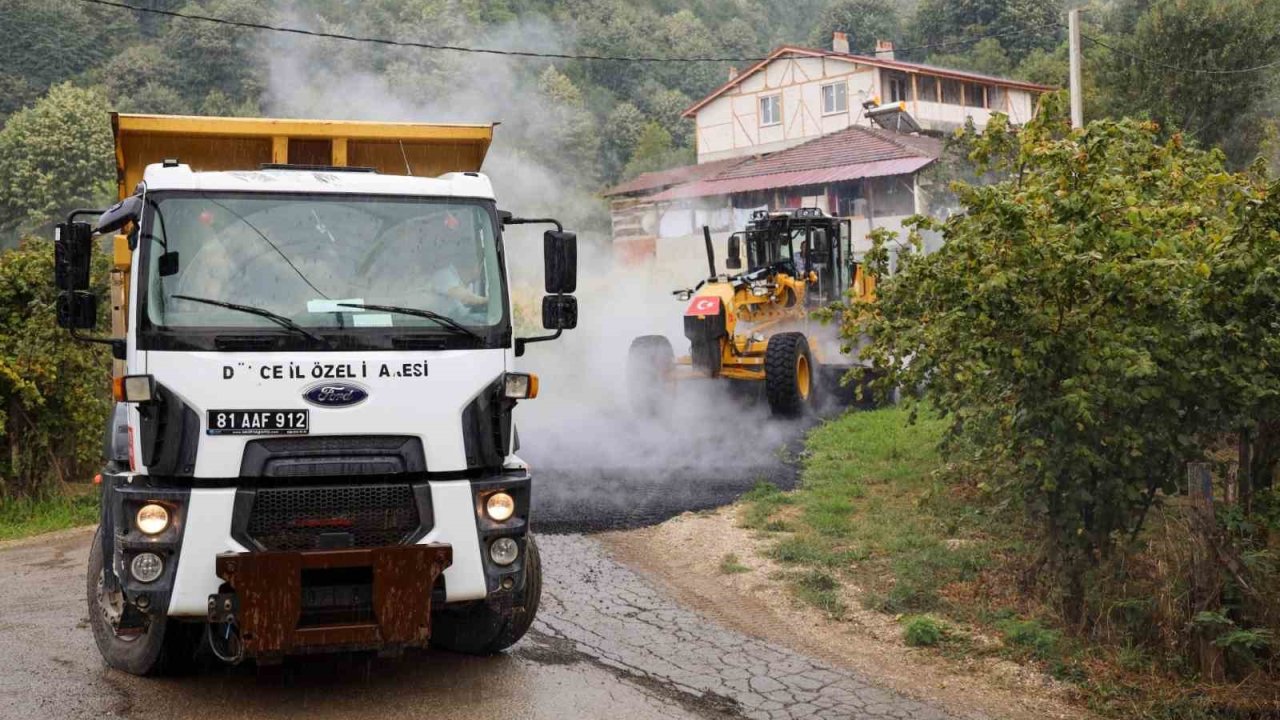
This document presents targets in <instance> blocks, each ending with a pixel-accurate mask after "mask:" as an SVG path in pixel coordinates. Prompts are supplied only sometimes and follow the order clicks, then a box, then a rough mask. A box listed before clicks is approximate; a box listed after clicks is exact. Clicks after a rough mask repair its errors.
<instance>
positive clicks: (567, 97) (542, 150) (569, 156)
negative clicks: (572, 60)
mask: <svg viewBox="0 0 1280 720" xmlns="http://www.w3.org/2000/svg"><path fill="white" fill-rule="evenodd" d="M538 90H539V96H540V97H539V99H538V101H539V102H540V103H541V108H540V112H538V113H536V115H537V117H538V124H537V127H536V132H537V133H538V135H539V137H538V138H537V139H536V141H534V140H533V139H531V142H530V143H528V146H529V148H530V151H531V152H532V153H535V154H536V155H537V157H536V159H537V160H538V161H539V162H541V163H543V164H544V165H546V166H547V167H549V168H551V169H552V170H554V171H556V172H557V173H558V174H560V175H561V176H563V177H564V178H565V181H566V183H568V184H570V185H575V186H578V187H593V186H594V185H595V183H596V181H597V180H596V178H597V173H598V168H597V166H596V160H597V158H598V157H599V150H600V136H599V133H598V132H597V126H596V120H595V117H594V116H593V115H592V114H591V113H590V112H588V111H587V109H586V103H585V101H584V100H583V96H582V91H581V90H580V89H579V88H578V86H577V85H575V84H574V82H573V81H572V80H570V79H569V77H568V76H567V75H565V74H564V73H562V72H560V71H559V70H557V69H556V68H555V66H552V65H549V66H547V69H546V70H544V71H543V72H542V74H541V75H540V76H538ZM529 129H530V130H534V128H529Z"/></svg>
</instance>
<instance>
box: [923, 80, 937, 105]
mask: <svg viewBox="0 0 1280 720" xmlns="http://www.w3.org/2000/svg"><path fill="white" fill-rule="evenodd" d="M919 82H920V100H921V101H923V102H938V78H935V77H931V76H929V75H921V76H920V80H919Z"/></svg>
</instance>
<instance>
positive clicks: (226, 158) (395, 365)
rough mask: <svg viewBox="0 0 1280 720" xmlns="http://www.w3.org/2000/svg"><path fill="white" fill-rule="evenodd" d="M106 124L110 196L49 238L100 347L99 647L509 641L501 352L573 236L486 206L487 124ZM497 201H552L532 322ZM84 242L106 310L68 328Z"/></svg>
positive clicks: (513, 571)
mask: <svg viewBox="0 0 1280 720" xmlns="http://www.w3.org/2000/svg"><path fill="white" fill-rule="evenodd" d="M113 125H114V127H115V128H116V151H117V152H116V155H117V163H118V170H119V176H120V181H121V202H120V203H118V204H117V205H116V206H114V207H112V208H110V209H108V210H107V211H105V212H103V213H101V214H100V215H97V214H96V213H89V212H87V211H77V212H76V213H72V216H71V217H69V218H68V222H66V223H64V224H62V225H60V226H59V227H58V230H57V233H58V235H57V238H56V244H55V248H56V252H57V266H58V277H57V278H56V282H57V283H58V285H59V288H60V289H61V291H62V293H61V297H60V301H59V312H58V321H59V323H60V324H62V325H63V326H65V327H67V328H69V329H71V330H72V332H73V333H75V334H76V336H77V337H79V338H81V339H84V340H86V341H90V342H103V343H106V344H108V345H110V346H111V349H112V353H113V355H114V358H115V368H114V376H115V379H114V382H113V391H114V393H115V396H116V400H117V405H116V411H115V412H114V414H113V416H112V419H111V422H110V423H109V427H108V429H107V449H108V465H107V468H106V470H105V471H104V473H103V475H102V518H101V525H100V528H99V531H98V536H97V538H96V540H95V543H94V550H93V555H92V557H91V560H90V568H89V576H88V583H87V589H88V603H89V610H90V613H89V614H90V618H91V621H92V622H91V624H92V627H93V632H94V635H95V639H96V641H97V645H98V648H99V650H101V651H102V654H103V656H104V658H105V659H106V661H107V663H108V664H109V665H112V666H114V667H117V668H119V669H122V670H125V671H127V672H133V673H136V674H150V673H155V672H162V671H164V670H167V669H170V668H172V667H174V666H176V665H179V664H181V663H182V662H183V661H184V660H186V659H189V658H190V657H192V656H193V655H194V653H195V651H196V650H197V649H198V648H199V647H200V646H206V647H208V649H209V650H211V651H212V653H213V654H214V655H215V656H216V657H218V658H220V659H222V660H225V661H227V662H233V663H234V662H239V661H241V660H243V659H246V658H255V659H257V660H258V661H259V662H274V661H278V660H280V659H281V658H283V657H285V656H287V655H290V654H296V653H311V652H318V651H331V650H356V649H370V650H377V651H380V652H383V653H391V654H394V653H397V652H399V651H400V650H401V649H403V648H404V647H409V646H425V645H427V644H432V645H436V646H441V647H445V648H449V649H453V650H458V651H463V652H472V653H490V652H496V651H499V650H502V649H504V648H506V647H508V646H510V645H511V644H513V643H514V642H516V641H517V640H518V639H519V637H520V636H521V635H522V634H523V633H524V632H525V630H527V628H528V627H529V624H530V623H531V622H532V619H533V616H534V614H535V613H536V611H537V604H538V594H539V592H540V588H541V570H540V564H539V559H538V555H537V548H536V544H535V542H534V540H533V537H532V535H531V534H530V532H529V529H530V526H529V522H530V517H529V499H530V493H531V491H532V478H531V476H530V473H529V471H528V468H527V466H526V465H525V464H524V463H523V462H522V461H521V460H520V458H519V457H518V455H517V454H516V451H517V450H518V440H517V433H516V430H515V413H514V410H515V408H516V406H517V404H518V403H520V402H522V401H526V400H531V399H533V398H534V397H536V395H537V392H538V383H537V378H536V377H535V376H532V375H530V374H527V373H521V372H519V371H518V370H517V369H516V358H517V356H519V355H520V354H521V352H522V350H523V346H524V344H526V343H528V342H539V341H543V340H551V339H554V338H555V337H558V336H559V334H560V332H562V331H563V330H565V329H570V328H572V327H573V326H574V325H575V324H576V312H577V305H576V301H574V299H573V296H572V295H571V294H570V293H572V292H573V290H574V286H575V284H576V238H575V237H574V236H573V234H572V233H568V232H564V231H563V228H561V227H560V225H559V223H557V222H556V221H554V220H549V219H547V220H526V219H521V218H516V217H513V216H512V215H511V214H510V213H507V212H503V211H501V210H499V207H498V204H497V201H496V199H495V197H494V193H493V188H492V186H491V184H490V182H489V180H488V179H487V178H486V177H485V176H484V175H482V174H480V173H479V166H480V163H481V162H482V161H483V157H484V152H485V150H486V149H487V147H488V143H489V140H490V138H491V136H492V128H491V127H489V126H452V125H417V124H399V123H395V124H390V123H355V122H347V123H334V122H327V121H296V120H261V119H236V118H167V117H162V116H129V115H116V116H113ZM299 160H302V161H304V162H298V161H299ZM361 160H363V161H365V162H368V163H369V164H368V165H367V166H362V165H359V164H357V162H359V161H361ZM352 161H357V162H352ZM419 168H420V169H419ZM415 170H416V172H415ZM422 172H436V173H437V174H435V175H434V176H420V175H419V174H418V173H422ZM94 215H97V218H96V220H91V221H85V220H82V219H81V218H83V217H93V216H94ZM520 223H547V224H549V225H552V226H554V229H550V230H548V231H547V232H546V234H545V235H544V243H545V244H546V250H545V256H546V258H547V266H546V289H547V291H548V293H549V295H548V296H547V297H545V298H544V302H543V316H544V317H543V320H544V325H546V326H547V327H548V329H550V330H554V331H555V332H554V333H553V334H549V335H543V336H538V337H531V338H517V337H515V335H514V330H513V325H512V315H513V311H512V301H511V297H510V292H509V282H508V267H507V262H508V256H507V253H506V251H505V248H504V236H503V230H504V228H505V227H508V226H510V225H513V224H520ZM102 244H106V245H108V246H109V247H110V250H111V255H112V282H111V288H112V297H111V298H110V300H111V304H112V313H111V314H112V333H111V335H110V336H109V337H89V336H85V335H83V334H82V333H83V332H85V331H88V330H89V329H90V328H91V327H92V326H93V325H94V320H95V319H96V315H97V310H96V304H97V302H98V298H96V297H95V296H93V294H92V293H90V292H89V291H88V282H87V268H88V261H87V258H88V256H89V255H90V254H91V252H92V249H93V247H94V246H95V245H102Z"/></svg>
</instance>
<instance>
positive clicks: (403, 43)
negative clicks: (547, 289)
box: [80, 0, 1056, 63]
mask: <svg viewBox="0 0 1280 720" xmlns="http://www.w3.org/2000/svg"><path fill="white" fill-rule="evenodd" d="M80 2H83V3H88V4H91V5H102V6H105V7H112V8H118V9H121V10H132V11H134V12H139V13H149V14H152V15H163V16H166V17H172V18H179V19H182V20H195V21H199V22H207V23H213V24H215V25H228V26H232V27H238V28H244V29H246V30H262V31H269V32H278V33H287V34H290V35H305V36H308V37H315V38H325V39H329V40H342V41H345V42H356V43H368V44H373V45H386V46H391V47H408V48H419V49H422V50H444V51H449V52H460V53H475V54H483V55H506V56H514V57H527V58H549V59H553V60H608V61H618V62H637V63H706V62H713V63H755V62H760V61H761V60H764V59H765V58H764V57H653V56H645V55H594V54H586V53H553V52H534V51H531V50H499V49H496V48H480V47H465V46H462V45H448V44H444V43H427V42H416V41H413V40H392V39H390V38H378V37H363V36H359V35H347V34H344V33H334V32H323V31H318V30H306V29H303V28H296V27H288V26H284V25H268V24H266V23H252V22H245V21H243V20H230V19H227V18H218V17H211V16H209V15H197V14H195V13H185V12H178V11H175V10H162V9H159V8H149V7H141V6H138V5H130V4H128V3H123V2H115V1H114V0H80ZM1055 26H1056V24H1049V25H1044V26H1039V27H1032V28H1026V29H1013V28H1009V29H1006V30H1001V31H997V32H993V33H989V34H985V35H975V36H973V37H967V38H956V39H953V40H943V41H940V42H936V43H929V44H926V45H913V46H911V47H900V48H894V49H893V50H888V49H885V50H875V51H874V52H872V53H868V54H869V55H872V56H875V55H880V54H887V53H890V52H910V51H913V50H932V49H936V48H944V47H952V46H955V45H966V44H969V43H975V42H978V41H980V40H986V39H988V38H1002V37H1011V36H1017V35H1028V34H1031V33H1032V32H1037V31H1039V30H1043V29H1045V28H1049V27H1055ZM852 54H859V53H852Z"/></svg>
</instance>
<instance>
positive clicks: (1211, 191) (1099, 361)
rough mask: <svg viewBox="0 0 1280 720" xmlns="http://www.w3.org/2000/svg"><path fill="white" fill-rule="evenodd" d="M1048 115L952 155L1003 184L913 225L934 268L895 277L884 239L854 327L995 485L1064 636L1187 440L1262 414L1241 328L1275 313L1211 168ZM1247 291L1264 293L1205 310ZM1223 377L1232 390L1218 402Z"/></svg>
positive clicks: (1254, 353)
mask: <svg viewBox="0 0 1280 720" xmlns="http://www.w3.org/2000/svg"><path fill="white" fill-rule="evenodd" d="M1063 103H1064V98H1063V97H1062V96H1061V95H1055V96H1050V97H1049V98H1048V100H1047V102H1046V104H1045V106H1044V107H1043V109H1042V113H1041V114H1040V116H1039V117H1038V118H1037V119H1036V120H1034V121H1033V122H1031V123H1029V124H1028V125H1027V126H1026V127H1025V128H1024V129H1023V130H1022V131H1020V132H1014V131H1013V130H1011V129H1010V127H1009V126H1008V125H1007V122H1005V121H1004V119H1003V118H1002V117H1000V116H997V118H996V119H995V120H993V122H992V124H991V125H990V126H989V127H988V128H987V130H986V132H985V133H984V135H982V136H980V137H970V138H968V142H970V143H972V144H971V152H970V157H971V158H972V159H973V160H974V161H975V162H976V163H977V164H978V166H979V169H983V170H989V169H998V170H1002V171H1004V172H1006V173H1008V176H1007V177H1008V179H1006V180H1004V181H1001V182H997V183H994V184H990V185H986V186H971V185H961V186H959V187H956V188H955V190H956V192H957V195H958V197H959V198H960V201H961V204H962V206H963V210H964V212H962V213H959V214H957V215H955V216H954V217H952V218H951V219H949V220H947V221H946V222H945V223H937V222H933V221H927V220H921V221H920V223H919V227H920V228H921V229H934V230H936V231H938V232H940V233H941V234H942V237H943V240H944V243H943V244H942V246H941V249H940V250H938V251H937V252H934V253H932V254H928V255H923V254H921V253H919V252H916V251H915V250H917V249H918V248H919V247H921V246H922V242H923V238H922V236H921V235H920V233H919V232H915V233H913V237H912V238H911V243H910V244H909V245H908V246H907V247H906V248H903V249H902V252H900V254H899V257H898V268H899V271H898V273H897V274H895V275H892V276H888V272H887V271H888V267H889V256H890V249H891V245H890V244H887V242H886V239H885V238H883V237H882V238H881V240H880V241H879V242H878V244H877V247H876V250H875V251H874V252H873V254H872V257H871V262H872V264H873V265H874V266H875V267H876V268H877V271H878V272H879V273H880V274H881V276H882V277H883V278H884V280H883V282H882V283H881V285H880V287H879V288H878V295H879V297H878V300H877V302H875V303H874V304H873V305H871V306H868V307H864V309H865V310H869V311H871V312H872V315H871V316H870V317H869V319H865V322H864V323H863V324H862V325H860V327H861V329H863V330H865V331H866V332H867V334H868V336H869V337H870V339H871V349H870V351H869V353H868V357H869V358H870V359H872V360H873V361H874V362H875V363H876V364H878V365H880V366H881V367H883V368H885V369H886V371H887V373H888V376H887V380H886V382H887V383H888V384H889V385H891V386H897V387H901V388H918V389H920V390H921V391H923V392H924V393H925V394H926V395H927V397H928V398H929V401H930V402H931V403H932V404H933V405H934V406H935V407H936V408H938V409H939V410H940V411H942V412H943V413H945V415H946V416H947V417H948V418H949V419H950V431H951V439H952V441H953V442H952V444H951V445H950V447H951V448H953V449H954V448H957V447H960V446H961V445H966V446H968V447H976V448H979V449H980V450H979V453H980V459H982V460H985V461H986V462H987V463H988V468H990V469H992V470H993V472H999V473H1000V474H998V475H997V477H1003V478H1006V481H1005V483H1006V484H1005V485H1004V487H1005V488H1006V489H1007V490H1008V491H1010V492H1012V493H1014V494H1015V495H1016V496H1018V497H1020V499H1021V501H1022V503H1023V505H1024V507H1025V508H1026V510H1027V512H1028V513H1029V514H1030V516H1031V517H1032V518H1033V519H1035V520H1036V521H1037V522H1038V523H1039V524H1040V526H1041V527H1042V528H1043V529H1044V536H1043V537H1044V539H1045V546H1044V547H1045V552H1046V556H1047V557H1048V558H1049V560H1050V561H1051V563H1052V567H1054V568H1055V569H1056V570H1057V571H1058V573H1059V577H1060V578H1061V579H1062V581H1063V582H1062V585H1061V588H1062V595H1063V600H1064V607H1065V608H1066V609H1067V611H1068V616H1069V617H1072V618H1073V619H1079V618H1081V616H1082V612H1083V610H1084V601H1085V600H1084V591H1083V587H1084V577H1085V575H1086V573H1087V572H1088V571H1089V569H1090V568H1092V567H1093V566H1094V565H1095V564H1096V563H1097V562H1098V560H1099V558H1101V557H1103V556H1105V555H1106V554H1107V553H1108V552H1109V551H1110V550H1111V549H1112V548H1113V547H1114V546H1115V544H1116V543H1117V542H1118V541H1119V540H1121V539H1122V538H1123V537H1125V536H1126V535H1127V534H1129V533H1134V532H1136V531H1137V528H1138V526H1139V525H1140V523H1141V522H1142V518H1143V517H1144V516H1145V510H1146V508H1147V507H1148V506H1149V505H1150V504H1151V503H1152V502H1153V501H1155V499H1156V498H1157V497H1158V496H1159V494H1160V492H1161V491H1168V490H1172V488H1173V483H1174V482H1175V479H1176V477H1177V476H1178V470H1179V468H1180V467H1181V463H1182V462H1183V461H1185V460H1187V459H1189V458H1195V457H1198V456H1199V454H1200V452H1201V448H1200V447H1199V445H1198V444H1197V442H1196V438H1197V434H1198V433H1202V432H1213V431H1215V430H1225V429H1230V427H1229V426H1230V425H1234V424H1237V423H1239V422H1240V419H1239V418H1238V417H1235V418H1228V417H1225V416H1224V414H1223V412H1222V411H1221V409H1220V408H1222V407H1232V408H1234V409H1235V411H1237V412H1245V413H1246V414H1251V411H1252V410H1254V409H1257V408H1260V407H1261V406H1260V405H1259V404H1258V403H1257V402H1255V401H1251V402H1252V404H1249V403H1246V402H1245V400H1243V399H1242V398H1244V397H1245V396H1246V395H1249V394H1250V393H1257V395H1258V396H1265V397H1269V398H1274V389H1275V382H1276V378H1275V375H1276V372H1277V370H1276V369H1275V368H1274V367H1272V366H1271V364H1270V363H1269V362H1268V360H1267V358H1269V357H1273V356H1272V355H1270V353H1272V352H1274V351H1275V348H1274V347H1273V345H1274V342H1275V341H1274V339H1273V338H1271V337H1270V335H1272V334H1274V332H1273V330H1271V329H1270V325H1269V324H1268V325H1267V327H1266V328H1263V329H1259V330H1256V331H1251V332H1250V331H1246V330H1245V329H1244V327H1243V324H1247V323H1250V322H1256V320H1257V318H1258V317H1259V316H1258V315H1255V314H1254V313H1256V312H1258V311H1259V310H1262V309H1265V308H1270V307H1272V306H1273V305H1272V304H1273V303H1274V302H1275V290H1274V287H1275V285H1276V283H1275V280H1274V278H1273V277H1272V276H1273V271H1272V270H1269V269H1268V270H1265V271H1264V269H1263V268H1262V266H1263V265H1267V264H1268V263H1269V261H1268V260H1266V259H1265V258H1266V255H1265V253H1266V252H1274V251H1275V247H1273V246H1272V244H1273V243H1274V242H1275V240H1274V237H1273V236H1274V229H1268V230H1266V231H1265V233H1264V235H1266V237H1267V238H1268V239H1267V240H1266V242H1265V243H1262V244H1261V245H1259V243H1258V242H1252V241H1251V242H1246V241H1244V240H1243V239H1242V237H1241V236H1240V235H1239V234H1238V233H1239V232H1240V228H1241V227H1243V226H1245V225H1246V224H1247V222H1248V220H1247V219H1246V218H1248V217H1249V216H1250V213H1251V212H1254V211H1253V210H1252V208H1254V207H1255V206H1256V205H1257V204H1258V203H1260V202H1263V201H1267V198H1268V196H1267V193H1266V189H1265V187H1263V186H1262V185H1261V184H1260V181H1259V180H1257V179H1256V178H1255V177H1252V176H1243V175H1233V174H1231V173H1228V172H1225V171H1224V169H1223V158H1222V156H1221V154H1220V153H1216V152H1204V151H1200V150H1197V149H1194V148H1192V147H1189V146H1188V145H1187V144H1186V143H1184V142H1183V141H1182V139H1181V138H1180V137H1177V136H1175V137H1173V138H1171V139H1168V140H1162V139H1161V135H1160V134H1159V130H1158V128H1157V127H1156V126H1155V124H1153V123H1149V122H1148V123H1142V122H1138V121H1133V120H1125V121H1119V122H1112V121H1098V122H1094V123H1091V124H1090V125H1089V126H1088V128H1087V129H1086V130H1083V131H1072V130H1070V129H1069V127H1068V126H1067V123H1066V122H1065V120H1064V118H1063V114H1064V113H1063V107H1062V106H1063ZM1276 200H1277V199H1276V198H1274V197H1273V198H1270V200H1269V202H1271V203H1275V202H1276ZM1268 217H1272V216H1268ZM1264 226H1265V221H1264V222H1262V224H1261V225H1260V226H1259V227H1264ZM1230 258H1238V259H1236V260H1231V259H1230ZM1224 263H1225V264H1224ZM1270 264H1272V265H1273V263H1270ZM1229 268H1230V270H1228V269H1229ZM1223 273H1225V274H1223ZM1215 274H1219V275H1220V278H1218V279H1215ZM1215 282H1216V283H1217V284H1218V287H1216V288H1215ZM1249 283H1260V284H1262V285H1264V286H1265V287H1266V290H1265V292H1259V293H1257V294H1255V295H1252V296H1250V297H1251V300H1241V301H1239V302H1235V301H1231V302H1229V303H1227V304H1226V305H1224V306H1223V307H1220V308H1215V303H1219V302H1222V301H1223V298H1222V297H1221V296H1220V295H1221V293H1225V292H1240V291H1242V289H1243V288H1244V287H1246V286H1247V285H1249ZM1251 302H1256V303H1257V305H1256V306H1255V305H1251V304H1250V303H1251ZM1215 313H1220V314H1221V316H1217V315H1215ZM863 317H864V318H867V316H863ZM1233 332H1235V333H1244V334H1242V335H1239V336H1238V338H1237V339H1236V340H1237V343H1236V344H1234V345H1232V346H1231V347H1230V348H1224V344H1223V342H1222V340H1223V338H1224V336H1225V335H1226V334H1230V333H1233ZM1229 372H1235V373H1237V374H1236V376H1235V380H1234V381H1233V382H1234V383H1238V385H1239V386H1238V387H1235V386H1233V388H1232V389H1228V388H1225V387H1224V385H1223V380H1222V379H1221V378H1220V376H1221V375H1223V374H1224V373H1229ZM1213 378H1219V379H1217V380H1214V379H1213ZM1255 400H1256V398H1255ZM958 441H963V442H958Z"/></svg>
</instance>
